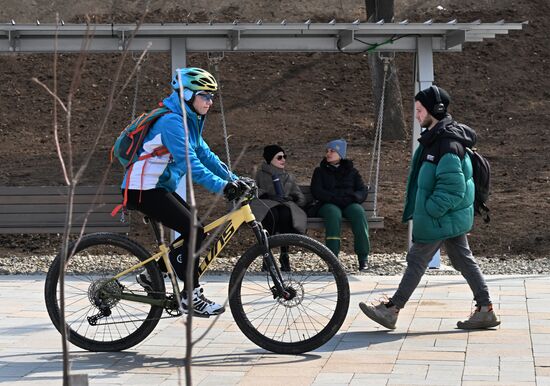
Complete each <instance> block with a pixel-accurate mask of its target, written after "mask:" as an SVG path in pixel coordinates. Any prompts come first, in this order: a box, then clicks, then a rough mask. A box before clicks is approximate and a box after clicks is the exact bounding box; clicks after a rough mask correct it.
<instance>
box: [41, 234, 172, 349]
mask: <svg viewBox="0 0 550 386" xmlns="http://www.w3.org/2000/svg"><path fill="white" fill-rule="evenodd" d="M73 248H75V245H74V243H73V244H71V245H70V246H69V251H72V250H73ZM148 257H150V254H149V253H148V252H147V250H145V249H144V248H143V247H142V246H140V245H139V244H137V243H135V242H133V241H131V240H130V239H128V238H127V237H125V236H122V235H118V234H114V233H94V234H89V235H86V236H84V237H82V239H81V240H80V242H79V243H78V244H77V245H76V249H75V251H74V254H73V255H72V256H71V257H70V258H69V259H68V261H67V265H66V271H65V322H66V326H67V331H68V340H69V341H70V342H71V343H73V344H74V345H76V346H78V347H80V348H83V349H85V350H89V351H120V350H124V349H127V348H130V347H132V346H135V345H136V344H138V343H140V342H141V341H143V340H144V339H145V338H146V337H147V336H148V335H149V334H150V333H151V332H152V331H153V329H154V328H155V326H156V325H157V324H158V322H159V319H160V317H161V315H162V312H163V308H162V307H159V306H153V305H150V304H146V303H139V302H136V301H130V300H125V299H121V298H120V296H121V295H122V294H136V295H147V296H149V297H153V298H156V299H162V298H164V297H165V288H164V281H163V279H162V276H161V273H160V270H159V268H158V264H157V263H156V262H154V261H153V262H151V263H148V264H146V265H145V266H144V268H145V269H146V270H147V272H148V274H149V278H150V281H151V288H149V289H148V290H147V291H146V290H145V289H144V288H143V287H142V286H141V285H139V284H138V283H137V282H136V274H137V273H138V272H139V271H140V270H141V269H142V268H140V270H138V271H131V272H129V273H127V274H126V275H124V276H123V277H121V278H119V279H117V280H111V278H112V277H113V275H116V274H118V273H121V272H123V271H124V270H126V269H128V268H130V267H132V266H133V265H136V264H138V263H139V262H140V261H144V260H146V259H147V258H148ZM61 267H62V258H61V255H58V256H57V257H56V258H55V260H54V261H53V263H52V265H51V267H50V269H49V271H48V274H47V276H46V283H45V288H44V294H45V300H46V308H47V309H48V314H49V315H50V319H51V320H52V322H53V324H54V325H55V327H56V328H57V329H58V330H59V331H61V327H60V326H61V322H60V305H59V304H60V293H59V289H60V286H59V271H60V269H61Z"/></svg>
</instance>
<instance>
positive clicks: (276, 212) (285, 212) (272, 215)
mask: <svg viewBox="0 0 550 386" xmlns="http://www.w3.org/2000/svg"><path fill="white" fill-rule="evenodd" d="M262 225H263V227H264V229H266V230H267V231H268V232H269V234H270V235H274V234H275V233H296V231H295V230H294V227H293V226H292V213H291V212H290V208H289V207H288V206H286V205H277V206H275V207H273V208H271V209H269V211H268V212H267V214H266V215H265V217H264V219H263V220H262Z"/></svg>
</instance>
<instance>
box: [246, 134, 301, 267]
mask: <svg viewBox="0 0 550 386" xmlns="http://www.w3.org/2000/svg"><path fill="white" fill-rule="evenodd" d="M263 156H264V159H265V163H262V165H261V167H260V169H259V170H258V172H257V173H256V183H257V184H258V197H259V199H258V200H253V201H251V203H250V207H251V208H252V212H253V213H254V216H255V217H256V219H257V220H258V221H261V222H262V225H263V227H264V229H266V230H267V231H268V232H269V234H271V235H273V234H276V233H305V231H306V223H307V216H306V213H305V212H304V211H303V209H302V208H301V206H303V205H304V204H305V197H304V195H303V193H302V191H301V190H300V187H299V186H298V184H297V183H296V180H295V179H294V176H293V175H292V174H290V173H288V172H287V171H286V170H285V165H286V153H285V151H284V150H283V148H282V147H280V146H278V145H269V146H266V147H265V148H264V153H263ZM280 260H281V269H282V270H283V271H288V270H289V269H290V266H289V260H288V251H286V250H282V251H281V258H280Z"/></svg>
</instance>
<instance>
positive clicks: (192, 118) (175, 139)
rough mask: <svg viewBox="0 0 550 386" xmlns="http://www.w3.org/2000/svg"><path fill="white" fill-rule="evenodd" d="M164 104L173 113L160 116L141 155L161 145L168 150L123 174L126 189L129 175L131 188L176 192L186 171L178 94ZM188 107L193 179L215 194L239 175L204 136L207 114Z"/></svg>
mask: <svg viewBox="0 0 550 386" xmlns="http://www.w3.org/2000/svg"><path fill="white" fill-rule="evenodd" d="M163 103H164V106H166V107H167V108H169V109H170V110H171V111H172V112H171V113H168V114H165V115H163V116H162V117H160V118H159V119H158V120H157V121H156V122H155V123H154V124H153V126H152V127H151V128H150V129H149V132H148V133H147V136H146V137H145V140H144V141H143V146H142V149H141V150H140V151H139V156H140V157H141V156H143V155H145V154H148V153H152V152H153V151H154V150H155V149H156V148H158V147H160V146H166V148H167V149H168V151H169V153H168V154H164V155H160V156H155V157H151V158H148V159H144V160H141V161H137V162H136V163H134V165H133V167H132V168H131V169H128V171H127V172H126V174H125V176H124V180H123V182H122V187H123V188H125V187H126V182H127V179H128V178H129V181H128V189H138V190H140V189H141V190H148V189H155V188H163V189H165V190H167V191H169V192H173V191H175V190H176V188H177V186H178V184H179V182H180V180H181V179H182V177H183V176H185V173H186V172H187V163H186V157H185V153H186V146H185V127H184V125H183V112H182V110H181V104H180V99H179V95H178V93H177V92H175V91H174V92H172V94H171V95H170V96H169V97H167V98H166V99H164V101H163ZM185 110H186V113H187V127H188V129H189V160H190V164H191V173H192V177H193V182H195V183H198V184H200V185H202V186H204V187H205V188H206V189H208V190H209V191H211V192H213V193H221V192H222V191H223V188H224V187H225V185H226V183H227V181H231V180H235V179H237V178H238V177H237V176H236V175H235V174H233V173H231V172H230V171H229V168H228V167H227V166H226V165H225V164H224V163H223V162H222V161H221V160H220V159H219V158H218V156H217V155H216V154H214V153H213V152H212V150H210V147H209V146H208V144H207V143H206V142H205V141H204V139H203V138H202V128H203V125H204V121H205V117H204V116H200V115H198V114H197V113H195V112H194V111H193V110H192V109H191V108H190V107H189V106H187V104H185Z"/></svg>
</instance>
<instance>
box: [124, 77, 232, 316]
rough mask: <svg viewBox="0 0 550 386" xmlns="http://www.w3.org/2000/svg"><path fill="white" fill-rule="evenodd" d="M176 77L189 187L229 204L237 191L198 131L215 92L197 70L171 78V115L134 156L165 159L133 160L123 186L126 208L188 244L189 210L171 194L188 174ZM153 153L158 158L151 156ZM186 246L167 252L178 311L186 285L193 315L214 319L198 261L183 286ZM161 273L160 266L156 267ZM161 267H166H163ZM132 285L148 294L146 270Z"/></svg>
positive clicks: (200, 234) (216, 308)
mask: <svg viewBox="0 0 550 386" xmlns="http://www.w3.org/2000/svg"><path fill="white" fill-rule="evenodd" d="M178 72H179V73H180V77H181V84H182V85H183V97H184V102H185V103H184V104H185V110H186V114H187V127H188V130H189V136H188V137H189V160H190V165H191V173H192V176H193V182H196V183H198V184H200V185H202V186H204V187H205V188H206V189H208V190H209V191H211V192H213V193H218V194H219V193H222V192H223V193H224V194H225V196H226V197H227V198H228V199H234V198H236V197H235V196H236V195H237V192H239V191H240V189H241V188H242V183H241V182H240V181H239V180H238V177H237V176H236V175H235V174H233V173H231V172H230V171H229V169H228V167H227V166H226V165H225V164H224V163H223V162H222V161H221V160H220V159H219V158H218V156H217V155H216V154H214V153H213V152H212V151H211V150H210V148H209V146H208V144H207V143H206V142H205V141H204V139H203V138H202V129H203V125H204V121H205V119H206V114H207V113H208V111H209V110H210V108H211V107H212V104H213V98H214V92H216V91H217V90H218V83H217V82H216V79H215V78H214V77H213V76H212V75H211V74H210V73H209V72H207V71H205V70H203V69H200V68H196V67H189V68H182V69H178V70H176V74H175V75H174V77H173V79H172V89H173V91H172V93H171V94H170V96H168V97H167V98H166V99H164V101H163V102H162V104H163V105H164V106H165V107H167V108H168V109H170V112H169V113H167V114H165V115H163V116H161V117H160V118H159V119H158V120H157V121H156V122H155V123H154V124H153V126H152V127H151V128H150V130H149V132H148V133H147V135H146V137H145V139H144V141H143V146H142V149H140V151H139V156H140V157H141V156H142V155H145V154H148V153H153V152H154V150H155V149H157V148H159V147H161V146H165V147H166V148H167V150H168V153H167V154H161V155H156V156H153V157H151V158H148V159H143V160H141V161H137V162H136V163H135V164H134V165H133V168H131V169H128V171H127V172H126V174H125V176H124V181H123V183H122V187H123V189H125V188H126V186H127V188H128V191H127V201H126V206H127V207H128V208H129V209H137V210H139V211H140V212H142V213H144V214H145V215H147V216H148V217H150V218H151V219H153V220H156V221H159V222H161V223H162V224H163V225H165V226H167V227H168V228H170V229H173V230H175V231H177V232H179V233H180V235H181V236H180V238H183V239H184V240H186V241H187V240H189V237H190V231H191V226H192V223H191V212H190V207H189V205H188V204H187V203H186V202H185V201H184V199H183V198H182V197H180V196H179V195H178V194H177V193H176V188H177V186H178V184H179V182H180V180H181V179H182V178H183V176H184V175H185V173H186V172H187V163H186V150H187V149H186V144H185V126H184V123H183V111H182V107H181V103H180V97H179V87H180V86H179V85H180V83H179V81H178ZM155 154H157V153H155ZM204 237H205V235H204V231H203V228H202V226H199V228H198V229H197V238H196V246H197V250H198V249H199V248H200V246H201V243H202V241H203V240H204ZM187 250H188V246H187V242H185V243H184V244H183V246H182V247H180V248H177V249H174V250H172V251H170V261H171V263H172V265H173V267H174V270H175V272H176V275H177V276H178V278H180V279H181V280H183V282H184V291H183V292H182V308H183V310H184V312H187V309H188V304H189V301H188V299H187V291H186V290H185V289H186V288H187V286H188V285H192V286H193V299H192V302H193V309H194V314H195V315H197V316H202V317H209V316H211V315H218V314H221V313H222V312H224V311H225V308H224V307H223V306H222V305H220V304H217V303H215V302H213V301H211V300H208V299H207V298H206V297H205V296H204V294H203V289H202V288H201V287H200V285H199V281H198V279H199V277H198V265H199V264H198V263H199V262H198V259H196V261H195V267H194V279H193V283H186V280H185V268H186V265H187V261H188V256H187ZM161 268H163V267H161ZM164 268H165V267H164ZM136 280H137V281H138V283H139V284H141V285H142V286H143V287H144V288H145V289H146V290H147V289H149V290H151V280H150V277H149V276H148V273H147V271H146V270H144V271H142V272H141V273H140V274H138V275H137V277H136Z"/></svg>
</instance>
